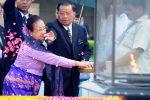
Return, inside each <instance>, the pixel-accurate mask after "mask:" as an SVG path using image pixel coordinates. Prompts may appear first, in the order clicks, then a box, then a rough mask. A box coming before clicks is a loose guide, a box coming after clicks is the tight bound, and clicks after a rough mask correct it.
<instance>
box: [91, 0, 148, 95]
mask: <svg viewBox="0 0 150 100" xmlns="http://www.w3.org/2000/svg"><path fill="white" fill-rule="evenodd" d="M149 3H150V1H149V0H97V3H96V34H95V50H94V51H95V54H94V55H95V70H94V79H95V82H97V83H98V85H99V86H100V85H104V86H105V89H106V90H105V94H121V95H133V94H134V95H135V94H137V95H150V19H149V14H150V8H149V7H148V6H147V4H149Z"/></svg>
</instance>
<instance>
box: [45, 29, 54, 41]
mask: <svg viewBox="0 0 150 100" xmlns="http://www.w3.org/2000/svg"><path fill="white" fill-rule="evenodd" d="M44 38H45V40H48V41H49V42H53V41H54V40H55V38H56V37H55V34H54V33H53V32H52V31H50V32H49V33H46V34H44Z"/></svg>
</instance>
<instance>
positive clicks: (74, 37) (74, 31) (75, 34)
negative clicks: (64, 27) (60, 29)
mask: <svg viewBox="0 0 150 100" xmlns="http://www.w3.org/2000/svg"><path fill="white" fill-rule="evenodd" d="M77 39H78V29H77V27H76V26H75V24H74V23H73V24H72V46H73V50H74V48H75V47H76V44H77Z"/></svg>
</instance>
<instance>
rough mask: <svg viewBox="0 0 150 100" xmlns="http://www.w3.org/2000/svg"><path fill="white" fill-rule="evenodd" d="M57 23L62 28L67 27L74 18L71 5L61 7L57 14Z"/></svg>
mask: <svg viewBox="0 0 150 100" xmlns="http://www.w3.org/2000/svg"><path fill="white" fill-rule="evenodd" d="M57 15H58V16H57V17H58V20H59V22H60V23H61V24H62V25H64V26H69V25H70V24H71V23H72V22H73V21H74V18H75V12H74V11H73V9H72V6H71V5H67V6H66V5H62V6H60V8H59V11H58V13H57Z"/></svg>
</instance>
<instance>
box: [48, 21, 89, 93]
mask: <svg viewBox="0 0 150 100" xmlns="http://www.w3.org/2000/svg"><path fill="white" fill-rule="evenodd" d="M47 26H48V31H50V30H52V31H53V32H54V33H55V36H56V40H55V41H54V42H53V43H52V44H50V45H48V47H47V48H48V50H50V51H52V52H53V53H54V54H57V55H59V56H63V57H66V58H70V59H74V60H78V61H81V60H83V59H85V60H89V58H90V50H89V45H88V41H87V37H86V33H85V32H86V31H85V29H84V28H83V27H81V26H80V25H78V24H75V23H73V24H72V37H73V38H72V43H71V42H70V40H69V36H68V35H67V31H66V30H65V28H64V27H63V26H62V25H61V24H60V23H59V21H58V20H56V21H54V22H52V23H48V24H47ZM62 71H63V82H64V84H63V85H64V90H65V88H66V87H67V85H69V84H70V83H69V81H70V80H72V82H71V83H73V84H72V86H73V88H74V89H75V90H74V91H77V92H78V85H79V69H78V68H77V67H76V68H75V67H74V68H72V69H69V68H62ZM70 92H71V91H70Z"/></svg>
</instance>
